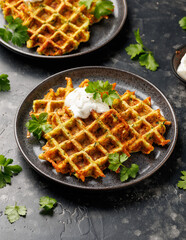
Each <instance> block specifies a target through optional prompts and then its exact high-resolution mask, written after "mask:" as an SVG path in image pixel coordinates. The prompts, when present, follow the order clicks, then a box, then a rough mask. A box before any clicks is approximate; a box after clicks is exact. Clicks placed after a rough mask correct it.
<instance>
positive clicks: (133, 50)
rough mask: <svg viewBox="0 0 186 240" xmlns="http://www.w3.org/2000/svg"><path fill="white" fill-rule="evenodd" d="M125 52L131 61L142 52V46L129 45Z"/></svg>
mask: <svg viewBox="0 0 186 240" xmlns="http://www.w3.org/2000/svg"><path fill="white" fill-rule="evenodd" d="M125 50H126V52H127V54H128V55H130V56H131V57H130V58H131V59H133V58H135V57H136V56H137V55H139V54H140V53H143V52H144V50H143V46H142V45H140V44H130V45H129V46H128V47H126V48H125Z"/></svg>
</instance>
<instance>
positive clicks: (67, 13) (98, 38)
mask: <svg viewBox="0 0 186 240" xmlns="http://www.w3.org/2000/svg"><path fill="white" fill-rule="evenodd" d="M79 2H80V0H67V1H63V0H60V1H58V0H56V1H50V0H43V1H41V2H40V1H39V2H36V3H29V2H24V1H23V0H16V1H10V0H6V1H1V0H0V4H1V7H2V10H0V27H1V28H3V27H4V25H5V24H6V21H5V19H4V17H6V16H9V15H12V16H13V17H14V18H16V17H19V18H21V19H22V20H23V25H25V26H27V27H28V34H29V37H30V39H29V40H28V41H27V44H26V45H25V46H23V47H17V46H15V45H13V44H12V43H11V42H8V43H7V42H5V41H3V40H2V39H1V38H0V43H1V44H2V45H4V46H5V47H7V48H9V49H11V50H13V51H15V52H17V53H19V54H22V55H26V56H30V57H35V58H47V59H53V58H55V59H56V58H69V57H73V56H79V55H82V54H85V53H89V52H92V51H94V50H96V49H98V48H100V47H102V46H104V45H105V44H106V43H108V42H109V41H111V40H112V39H113V38H114V37H115V36H116V35H117V34H118V33H119V31H120V30H121V28H122V26H123V24H124V22H125V19H126V16H127V4H126V0H119V1H115V0H113V1H112V3H113V5H114V11H113V13H112V14H110V15H109V16H104V17H105V18H106V19H102V18H103V17H100V18H99V19H97V18H96V17H95V16H94V14H92V12H91V11H93V10H94V8H95V6H94V5H95V4H96V3H92V5H91V8H90V9H89V10H87V8H86V7H85V5H83V6H81V5H80V3H79ZM3 15H4V16H3ZM26 46H27V47H26Z"/></svg>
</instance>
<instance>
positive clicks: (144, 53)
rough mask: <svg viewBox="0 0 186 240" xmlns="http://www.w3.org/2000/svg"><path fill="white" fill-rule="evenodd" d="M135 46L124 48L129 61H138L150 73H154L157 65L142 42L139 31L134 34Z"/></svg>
mask: <svg viewBox="0 0 186 240" xmlns="http://www.w3.org/2000/svg"><path fill="white" fill-rule="evenodd" d="M134 35H135V38H136V42H137V44H130V45H129V46H128V47H126V48H125V50H126V52H127V54H128V55H129V56H131V59H134V58H135V59H137V60H139V63H140V65H141V66H145V67H146V68H147V69H149V70H151V71H156V70H157V68H158V67H159V64H158V63H157V62H156V60H155V58H154V56H153V54H152V52H151V51H149V50H148V49H147V48H146V47H145V46H144V45H143V42H142V39H141V37H140V33H139V29H138V30H137V31H136V32H134Z"/></svg>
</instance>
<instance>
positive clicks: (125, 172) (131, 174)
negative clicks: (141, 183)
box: [120, 164, 139, 182]
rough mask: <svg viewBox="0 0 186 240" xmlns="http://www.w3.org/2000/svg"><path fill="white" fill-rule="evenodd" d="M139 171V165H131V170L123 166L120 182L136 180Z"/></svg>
mask: <svg viewBox="0 0 186 240" xmlns="http://www.w3.org/2000/svg"><path fill="white" fill-rule="evenodd" d="M138 171H139V166H138V165H137V164H131V167H130V168H127V167H125V166H123V168H122V169H121V171H120V180H121V182H124V181H127V180H128V179H129V177H131V178H135V177H136V175H137V173H138Z"/></svg>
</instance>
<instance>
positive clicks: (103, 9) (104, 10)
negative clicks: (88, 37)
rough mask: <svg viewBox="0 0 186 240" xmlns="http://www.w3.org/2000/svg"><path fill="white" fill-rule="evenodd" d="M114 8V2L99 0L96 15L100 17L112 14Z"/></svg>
mask: <svg viewBox="0 0 186 240" xmlns="http://www.w3.org/2000/svg"><path fill="white" fill-rule="evenodd" d="M113 10H114V5H113V2H111V1H108V0H100V1H97V3H96V7H95V11H94V16H95V17H96V18H97V19H99V18H100V17H102V16H107V15H109V14H111V13H112V12H113Z"/></svg>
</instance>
